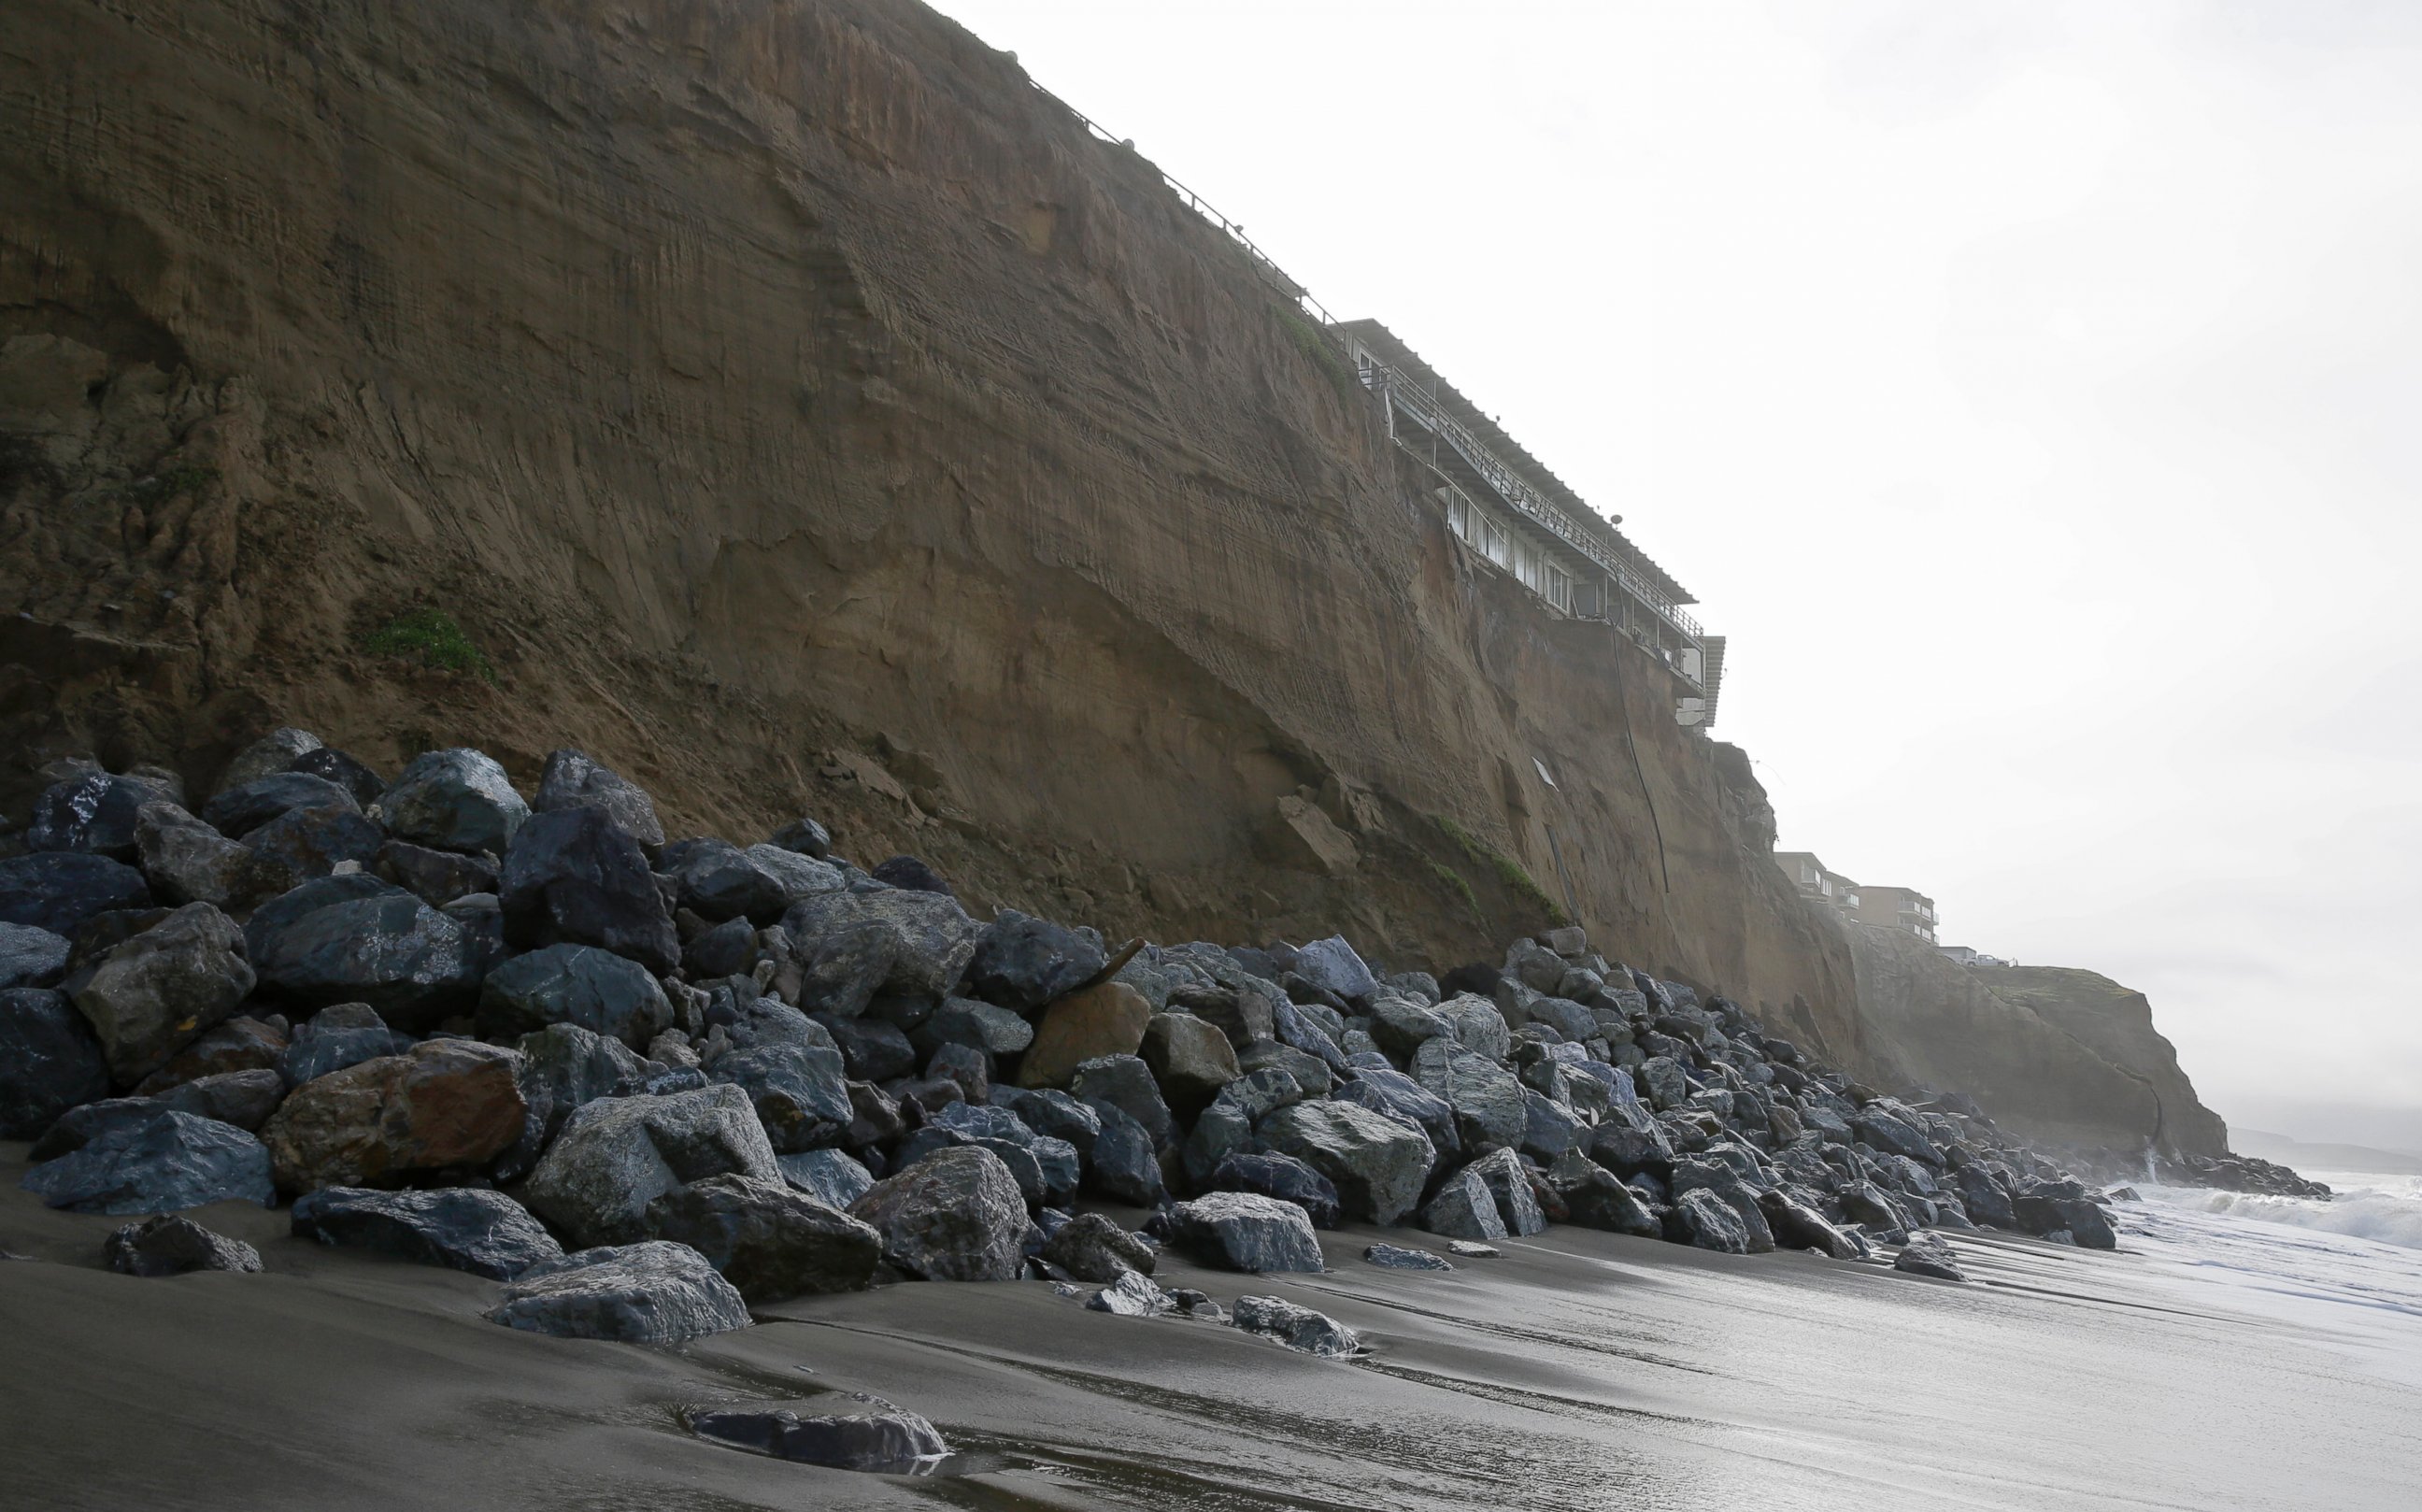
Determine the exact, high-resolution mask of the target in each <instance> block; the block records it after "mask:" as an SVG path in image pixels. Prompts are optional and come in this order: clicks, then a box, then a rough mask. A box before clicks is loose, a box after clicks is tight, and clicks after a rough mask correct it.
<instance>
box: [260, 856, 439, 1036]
mask: <svg viewBox="0 0 2422 1512" xmlns="http://www.w3.org/2000/svg"><path fill="white" fill-rule="evenodd" d="M244 937H245V940H246V942H247V944H248V946H249V948H250V951H251V954H252V965H253V969H255V970H256V971H258V972H259V973H260V984H261V988H262V990H263V992H264V993H265V994H270V995H274V996H275V998H277V999H278V1000H282V1001H285V1002H290V1003H293V1004H295V1005H297V1006H301V1007H306V1008H321V1007H325V1006H327V1005H329V1004H331V1003H340V1002H364V1003H368V1004H370V1006H371V1007H372V1008H374V1009H376V1010H377V1011H378V1014H379V1016H381V1017H382V1018H384V1019H385V1020H386V1022H388V1023H389V1024H392V1025H394V1026H395V1027H396V1028H398V1029H401V1030H405V1031H407V1032H415V1033H417V1032H425V1031H427V1030H430V1029H433V1028H435V1027H436V1026H437V1025H438V1024H439V1023H440V1022H441V1021H443V1020H445V1019H447V1018H448V1017H451V1016H454V1015H456V1014H459V1013H463V1012H465V1011H467V1010H468V1009H469V1008H470V1007H471V1006H472V1004H473V1003H474V1002H475V1001H476V1000H477V996H478V993H479V989H480V976H481V974H482V972H483V971H484V969H485V966H486V961H485V957H484V955H483V954H482V953H481V950H480V942H479V941H478V939H477V938H476V937H474V936H473V935H472V934H471V933H470V931H469V930H467V929H466V928H465V927H464V925H463V924H462V923H461V922H460V921H457V920H456V919H455V918H454V917H453V916H451V915H449V914H446V913H441V912H439V911H438V910H436V909H434V908H432V907H430V906H429V905H427V904H425V903H423V902H421V901H420V900H419V899H418V898H416V897H414V896H413V895H412V894H411V893H409V892H406V891H404V890H402V889H401V888H397V887H391V886H389V885H387V884H386V883H384V882H381V881H379V880H378V879H377V878H375V877H372V876H370V875H367V874H360V873H355V874H347V875H340V876H329V877H322V878H320V879H318V880H316V881H311V882H306V883H304V884H303V885H302V886H300V887H298V888H295V889H294V890H292V891H291V892H287V893H284V894H282V895H281V896H279V897H277V898H275V899H273V900H271V901H270V902H269V903H266V904H264V905H262V906H260V908H259V909H258V910H256V911H255V912H254V914H253V916H252V918H251V920H250V921H247V922H246V924H245V925H244Z"/></svg>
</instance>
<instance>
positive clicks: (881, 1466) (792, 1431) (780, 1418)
mask: <svg viewBox="0 0 2422 1512" xmlns="http://www.w3.org/2000/svg"><path fill="white" fill-rule="evenodd" d="M688 1423H689V1428H690V1431H691V1432H692V1433H695V1434H697V1435H698V1436H699V1437H700V1438H701V1439H707V1440H711V1441H714V1442H716V1443H724V1444H730V1445H731V1446H732V1447H734V1448H737V1449H746V1450H748V1451H749V1452H750V1453H752V1454H761V1455H771V1456H772V1457H775V1458H776V1459H789V1460H794V1461H796V1462H797V1463H799V1464H802V1465H824V1466H826V1467H828V1468H830V1469H833V1470H857V1471H866V1472H869V1473H874V1474H879V1475H907V1474H914V1473H919V1472H920V1471H922V1470H925V1469H928V1468H930V1467H931V1466H932V1465H933V1463H934V1462H935V1461H936V1460H937V1459H939V1458H941V1457H943V1456H944V1455H947V1454H949V1453H950V1452H951V1447H950V1445H949V1444H947V1443H944V1442H943V1441H942V1436H941V1435H940V1434H938V1433H936V1432H935V1431H934V1425H932V1424H931V1423H928V1422H926V1421H925V1420H924V1419H923V1418H921V1417H919V1416H918V1415H917V1414H916V1413H914V1412H903V1411H901V1410H899V1409H897V1408H893V1407H891V1406H889V1404H888V1403H886V1404H882V1410H874V1411H867V1412H848V1413H840V1414H836V1415H832V1416H827V1417H805V1418H803V1417H801V1416H799V1415H798V1414H797V1413H796V1412H792V1411H787V1410H785V1411H775V1412H763V1411H752V1410H740V1409H731V1408H715V1409H701V1410H694V1411H692V1412H691V1413H689V1415H688Z"/></svg>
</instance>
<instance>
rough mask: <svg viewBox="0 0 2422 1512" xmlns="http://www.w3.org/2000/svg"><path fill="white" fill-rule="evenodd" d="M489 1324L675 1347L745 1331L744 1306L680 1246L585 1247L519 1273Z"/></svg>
mask: <svg viewBox="0 0 2422 1512" xmlns="http://www.w3.org/2000/svg"><path fill="white" fill-rule="evenodd" d="M488 1320H489V1321H490V1322H492V1323H501V1324H503V1325H505V1326H506V1327H507V1328H512V1329H521V1330H524V1331H527V1332H531V1333H551V1334H553V1335H555V1336H556V1337H558V1338H563V1339H612V1340H616V1341H618V1342H620V1343H623V1344H680V1343H682V1342H684V1340H688V1339H696V1338H702V1337H704V1336H705V1335H707V1334H710V1333H721V1332H724V1331H727V1330H731V1329H745V1328H747V1326H748V1321H749V1319H748V1304H747V1302H746V1301H744V1300H742V1299H741V1296H740V1293H739V1292H738V1291H737V1290H735V1289H734V1288H733V1286H732V1284H731V1283H730V1282H728V1281H726V1280H724V1279H723V1278H722V1277H721V1276H720V1275H718V1274H716V1269H715V1267H713V1266H711V1265H709V1264H707V1261H706V1257H705V1256H704V1255H702V1254H700V1253H699V1252H697V1251H696V1250H693V1249H691V1248H690V1247H689V1246H688V1245H686V1244H675V1243H672V1242H671V1241H669V1240H666V1239H651V1240H648V1241H647V1242H645V1243H641V1244H627V1245H621V1246H617V1247H611V1248H600V1249H591V1250H583V1251H581V1252H578V1253H576V1254H568V1255H565V1256H564V1257H563V1258H562V1259H560V1260H550V1261H546V1262H543V1263H542V1264H540V1265H536V1266H533V1267H531V1268H529V1269H527V1270H526V1271H524V1272H522V1274H521V1275H520V1276H519V1277H517V1278H515V1279H514V1280H513V1281H512V1282H511V1284H508V1285H507V1286H506V1287H505V1293H504V1298H503V1299H502V1300H501V1301H499V1302H498V1303H497V1304H496V1306H495V1308H493V1309H491V1310H490V1311H489V1313H488Z"/></svg>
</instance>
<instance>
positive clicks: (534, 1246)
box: [293, 1187, 563, 1281]
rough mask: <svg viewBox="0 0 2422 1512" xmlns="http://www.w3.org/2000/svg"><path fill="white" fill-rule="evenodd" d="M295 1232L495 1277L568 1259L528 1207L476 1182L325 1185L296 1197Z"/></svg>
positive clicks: (508, 1276) (499, 1278)
mask: <svg viewBox="0 0 2422 1512" xmlns="http://www.w3.org/2000/svg"><path fill="white" fill-rule="evenodd" d="M293 1233H294V1236H295V1237H296V1238H298V1239H317V1240H318V1241H319V1242H321V1243H322V1244H329V1245H337V1246H339V1247H341V1248H345V1249H355V1250H370V1251H374V1252H378V1253H381V1254H391V1255H395V1256H397V1257H398V1258H400V1259H404V1260H414V1261H418V1262H419V1263H420V1264H422V1265H431V1266H448V1267H451V1268H454V1269H456V1270H467V1271H469V1272H470V1273H471V1274H472V1275H475V1276H486V1277H488V1278H489V1279H490V1280H493V1281H511V1279H512V1278H513V1277H515V1276H518V1275H520V1274H521V1273H522V1272H523V1271H525V1270H527V1269H528V1268H530V1267H532V1266H535V1265H543V1264H545V1263H546V1262H548V1261H551V1260H559V1259H561V1258H562V1257H563V1246H561V1245H559V1244H558V1243H556V1242H555V1236H553V1235H551V1234H549V1233H547V1231H546V1229H545V1228H544V1227H543V1225H542V1224H540V1222H539V1221H538V1220H537V1219H535V1218H532V1217H531V1216H530V1213H529V1209H527V1208H526V1207H524V1206H523V1205H521V1204H519V1203H517V1202H515V1201H513V1200H512V1199H511V1197H508V1196H506V1195H505V1194H504V1193H503V1192H500V1191H487V1190H482V1189H478V1188H472V1187H441V1188H437V1189H432V1190H429V1191H377V1190H373V1189H369V1188H363V1187H323V1188H322V1189H320V1190H318V1191H315V1192H311V1193H309V1194H308V1195H307V1196H304V1197H300V1198H297V1199H296V1200H295V1203H294V1213H293Z"/></svg>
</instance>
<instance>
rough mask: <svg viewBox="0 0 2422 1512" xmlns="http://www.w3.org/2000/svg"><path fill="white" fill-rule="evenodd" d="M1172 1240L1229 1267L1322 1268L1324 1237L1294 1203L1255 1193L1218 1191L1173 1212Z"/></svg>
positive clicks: (1205, 1259) (1200, 1256) (1212, 1262)
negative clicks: (1313, 1227)
mask: <svg viewBox="0 0 2422 1512" xmlns="http://www.w3.org/2000/svg"><path fill="white" fill-rule="evenodd" d="M1169 1237H1170V1240H1171V1242H1172V1243H1174V1244H1176V1245H1177V1246H1178V1247H1179V1248H1180V1249H1183V1250H1185V1251H1186V1252H1187V1253H1189V1254H1191V1255H1193V1256H1194V1257H1195V1258H1196V1259H1198V1260H1201V1261H1202V1262H1203V1263H1204V1264H1205V1265H1212V1266H1218V1267H1219V1268H1222V1269H1226V1270H1311V1271H1317V1270H1319V1269H1320V1268H1321V1258H1320V1237H1319V1236H1318V1235H1316V1234H1314V1233H1313V1231H1312V1220H1311V1219H1310V1218H1309V1217H1308V1216H1306V1215H1305V1213H1304V1210H1303V1209H1302V1208H1300V1207H1297V1205H1295V1204H1293V1203H1285V1202H1280V1201H1279V1200H1278V1199H1276V1198H1274V1197H1263V1196H1258V1195H1256V1194H1254V1193H1252V1192H1243V1191H1215V1192H1212V1193H1210V1194H1208V1195H1206V1196H1203V1197H1198V1198H1196V1199H1194V1201H1192V1202H1189V1203H1179V1204H1178V1205H1176V1206H1174V1207H1172V1208H1171V1209H1170V1210H1169Z"/></svg>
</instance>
